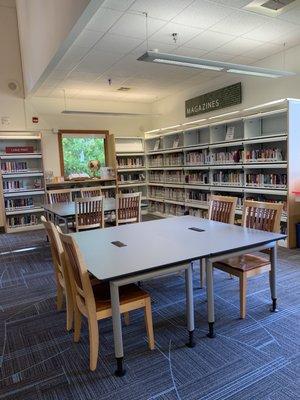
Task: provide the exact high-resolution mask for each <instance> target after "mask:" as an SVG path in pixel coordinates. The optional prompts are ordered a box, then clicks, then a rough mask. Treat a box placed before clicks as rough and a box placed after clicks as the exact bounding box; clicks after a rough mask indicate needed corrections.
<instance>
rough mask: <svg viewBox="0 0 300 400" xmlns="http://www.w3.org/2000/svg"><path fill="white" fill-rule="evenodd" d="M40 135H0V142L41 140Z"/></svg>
mask: <svg viewBox="0 0 300 400" xmlns="http://www.w3.org/2000/svg"><path fill="white" fill-rule="evenodd" d="M41 139H42V135H41V134H37V135H21V134H20V135H8V134H7V135H0V140H41Z"/></svg>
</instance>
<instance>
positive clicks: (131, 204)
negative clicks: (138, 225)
mask: <svg viewBox="0 0 300 400" xmlns="http://www.w3.org/2000/svg"><path fill="white" fill-rule="evenodd" d="M116 202H117V204H116V225H120V224H128V223H133V222H141V193H126V194H117V196H116Z"/></svg>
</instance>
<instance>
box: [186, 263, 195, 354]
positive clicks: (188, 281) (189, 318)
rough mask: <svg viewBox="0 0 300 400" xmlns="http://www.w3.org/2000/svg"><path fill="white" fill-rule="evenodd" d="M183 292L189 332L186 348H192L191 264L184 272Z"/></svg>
mask: <svg viewBox="0 0 300 400" xmlns="http://www.w3.org/2000/svg"><path fill="white" fill-rule="evenodd" d="M185 290H186V319H187V329H188V332H189V341H188V343H187V344H186V345H187V346H188V347H194V346H195V345H196V344H195V342H194V330H195V322H194V296H193V267H192V263H191V264H190V265H189V267H188V268H187V269H186V270H185Z"/></svg>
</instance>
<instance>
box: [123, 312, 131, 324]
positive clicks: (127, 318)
mask: <svg viewBox="0 0 300 400" xmlns="http://www.w3.org/2000/svg"><path fill="white" fill-rule="evenodd" d="M124 321H125V325H126V326H128V325H129V324H130V317H129V312H128V311H127V312H125V313H124Z"/></svg>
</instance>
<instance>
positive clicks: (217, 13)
mask: <svg viewBox="0 0 300 400" xmlns="http://www.w3.org/2000/svg"><path fill="white" fill-rule="evenodd" d="M233 12H234V11H233V9H229V8H226V7H222V6H219V5H216V4H215V3H211V2H209V1H205V0H196V1H195V2H193V3H192V4H191V5H190V6H189V7H187V8H186V9H185V10H184V11H182V12H181V13H179V14H178V15H177V16H176V17H175V18H174V19H173V22H176V23H179V24H184V25H187V26H194V27H198V28H200V29H206V28H209V27H210V26H212V25H214V24H216V23H217V22H219V21H220V20H221V19H223V18H225V17H226V16H227V15H229V14H231V13H233Z"/></svg>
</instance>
